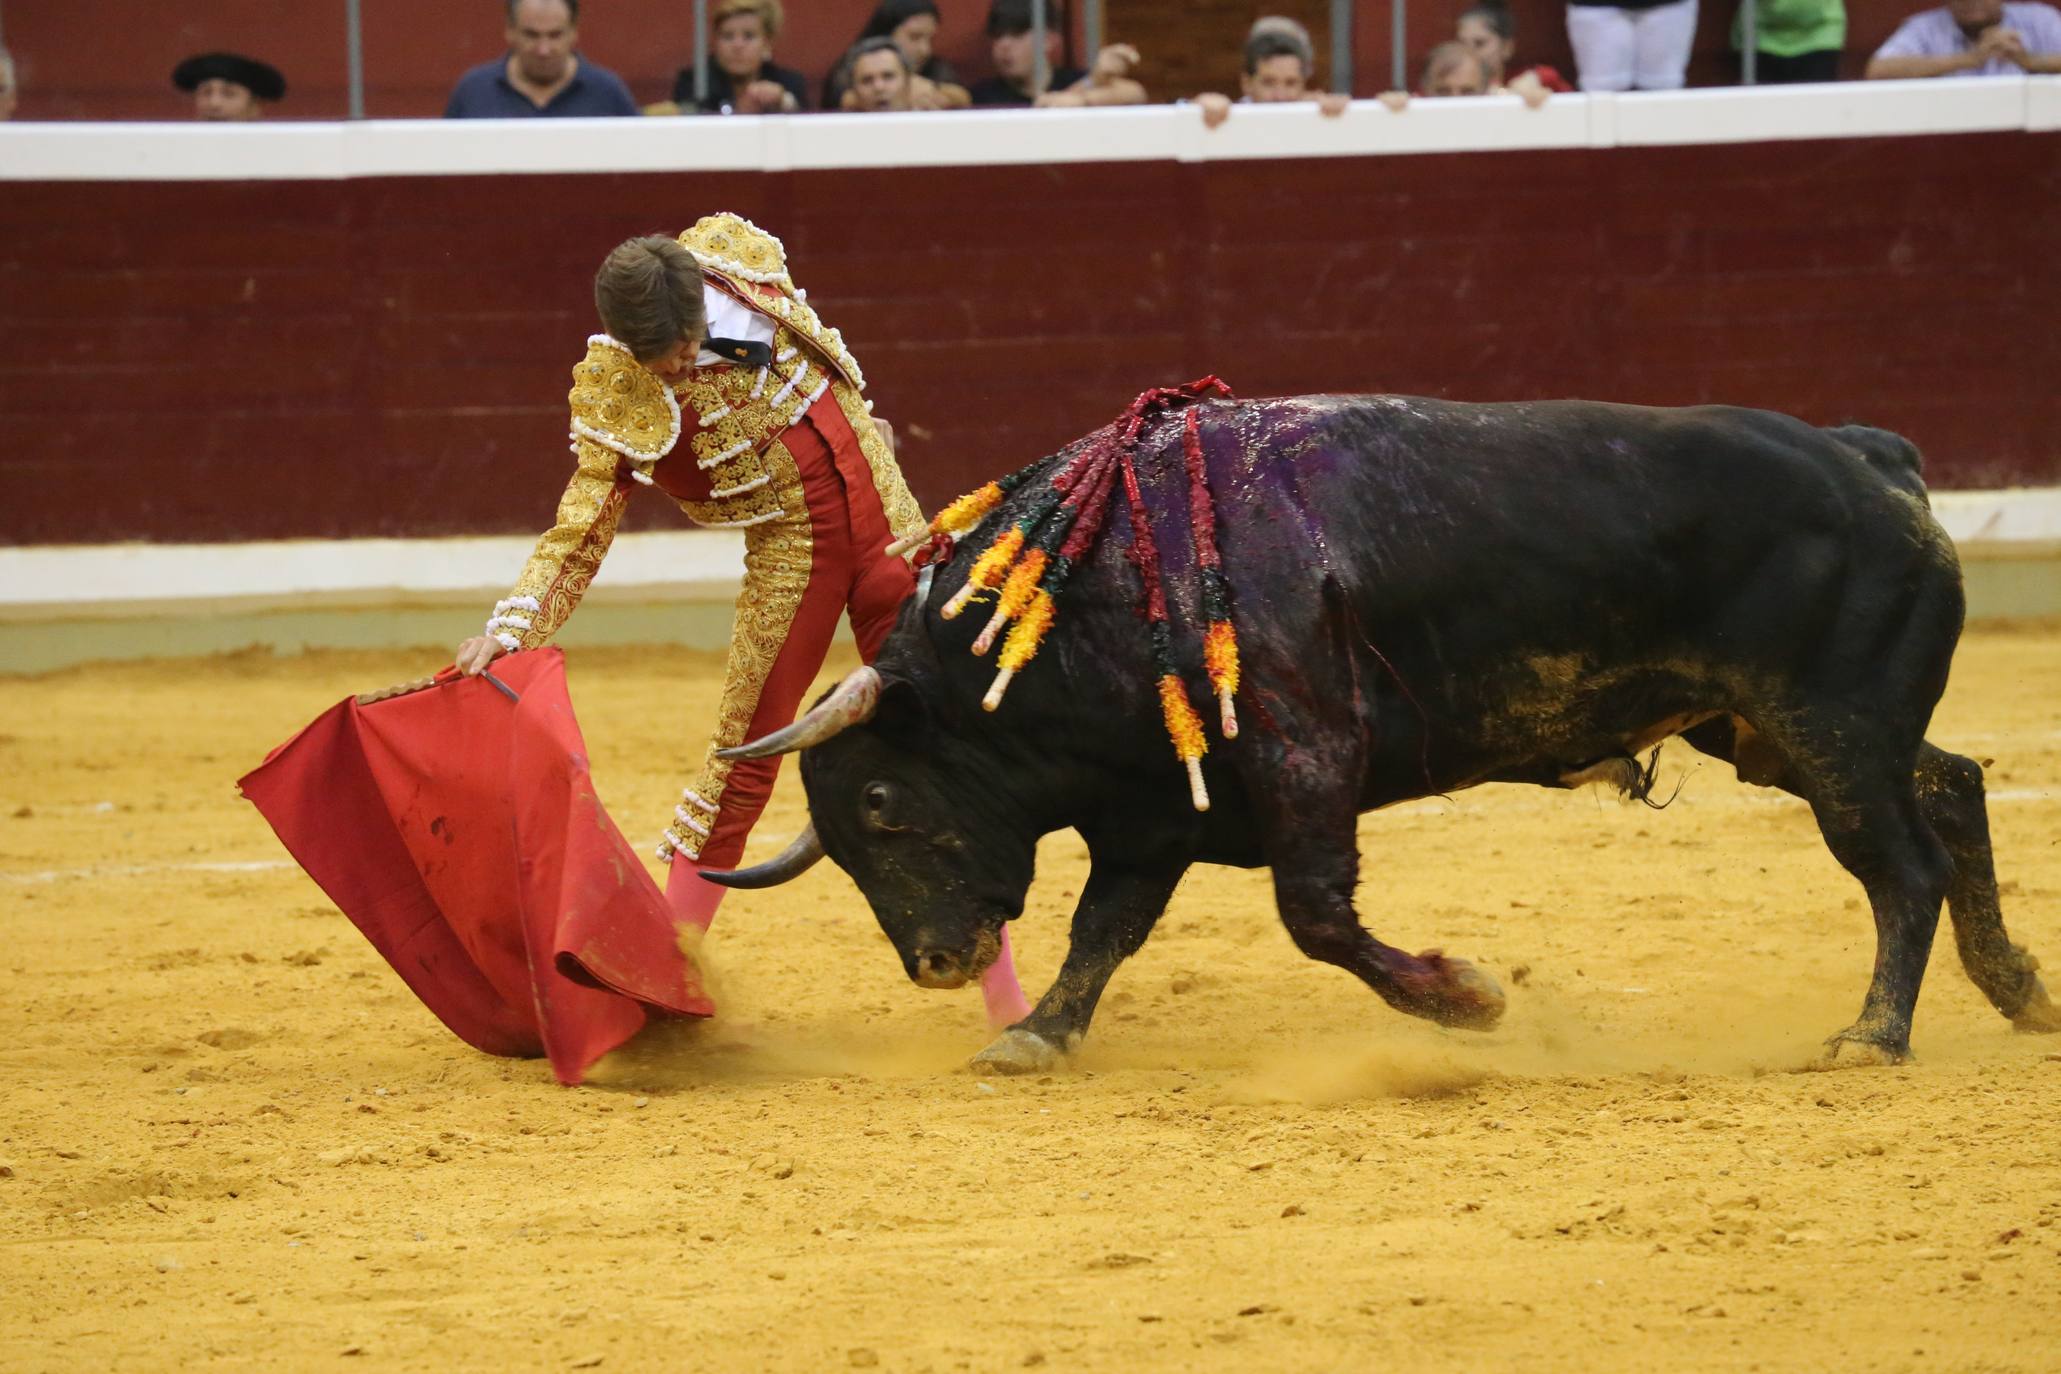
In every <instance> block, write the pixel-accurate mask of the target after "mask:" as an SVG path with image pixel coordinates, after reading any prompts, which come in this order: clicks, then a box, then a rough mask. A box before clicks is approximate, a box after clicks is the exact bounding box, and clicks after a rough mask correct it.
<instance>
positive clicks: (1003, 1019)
mask: <svg viewBox="0 0 2061 1374" xmlns="http://www.w3.org/2000/svg"><path fill="white" fill-rule="evenodd" d="M980 995H981V996H982V997H983V998H985V999H987V1004H988V1025H989V1026H990V1027H992V1028H993V1029H995V1030H1000V1029H1002V1027H1004V1026H1011V1025H1014V1024H1016V1023H1017V1022H1018V1021H1021V1020H1022V1019H1023V1018H1024V1017H1026V1016H1029V1015H1030V1010H1031V1009H1030V1003H1028V1002H1026V1001H1024V1000H1023V985H1022V984H1021V983H1019V982H1017V981H1016V956H1015V954H1013V953H1012V952H1011V951H1010V948H1009V927H1008V926H1006V925H1005V926H1003V927H1002V952H1001V953H1000V954H999V955H997V956H996V957H995V962H994V963H992V964H990V965H988V971H987V972H986V973H983V974H982V975H981V976H980Z"/></svg>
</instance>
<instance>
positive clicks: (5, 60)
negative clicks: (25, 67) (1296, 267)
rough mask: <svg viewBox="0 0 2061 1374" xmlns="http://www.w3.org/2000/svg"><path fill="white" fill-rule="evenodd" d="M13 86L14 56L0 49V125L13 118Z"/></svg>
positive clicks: (14, 90)
mask: <svg viewBox="0 0 2061 1374" xmlns="http://www.w3.org/2000/svg"><path fill="white" fill-rule="evenodd" d="M16 89H17V88H16V86H15V84H14V55H13V54H12V53H10V52H8V51H7V49H5V48H0V123H5V122H6V121H8V120H10V119H12V118H14V105H15V99H16V95H15V92H16Z"/></svg>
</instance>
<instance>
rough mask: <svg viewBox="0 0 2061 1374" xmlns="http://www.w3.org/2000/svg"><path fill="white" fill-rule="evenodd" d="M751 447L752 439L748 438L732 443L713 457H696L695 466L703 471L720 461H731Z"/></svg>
mask: <svg viewBox="0 0 2061 1374" xmlns="http://www.w3.org/2000/svg"><path fill="white" fill-rule="evenodd" d="M750 447H751V440H749V439H746V440H745V441H744V442H743V443H739V444H732V445H731V446H730V447H728V448H726V449H724V450H723V451H722V452H721V453H718V454H717V455H716V456H715V457H713V458H697V459H695V460H694V466H696V467H698V468H701V469H702V470H703V471H706V470H707V469H709V468H712V467H714V466H716V465H717V464H718V463H727V462H729V461H730V460H731V459H732V458H735V457H736V456H737V455H738V454H740V453H742V452H744V451H745V450H746V449H748V448H750Z"/></svg>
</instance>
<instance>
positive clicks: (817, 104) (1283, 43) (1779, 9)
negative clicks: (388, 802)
mask: <svg viewBox="0 0 2061 1374" xmlns="http://www.w3.org/2000/svg"><path fill="white" fill-rule="evenodd" d="M1276 3H1277V4H1278V5H1280V6H1281V7H1283V8H1299V9H1301V10H1303V11H1308V10H1309V9H1310V8H1311V6H1310V5H1308V4H1303V3H1300V0H1276ZM1517 3H1518V4H1523V5H1525V6H1526V13H1527V15H1528V17H1527V19H1526V27H1527V29H1528V32H1527V33H1526V34H1525V35H1524V41H1525V43H1526V45H1527V51H1533V50H1536V49H1538V48H1540V47H1543V46H1545V45H1547V44H1548V43H1551V44H1554V45H1556V46H1555V49H1554V51H1553V52H1552V53H1550V54H1549V55H1550V56H1553V57H1555V58H1558V56H1559V52H1560V51H1565V52H1566V53H1568V54H1569V55H1570V57H1571V60H1566V66H1567V72H1566V74H1565V75H1563V74H1562V71H1561V70H1560V68H1559V67H1558V66H1556V65H1555V64H1554V62H1540V61H1531V60H1520V59H1519V58H1518V55H1517V54H1518V42H1519V33H1518V23H1517V21H1518V11H1517V9H1516V8H1513V0H1473V3H1467V0H1438V2H1437V3H1425V0H1419V2H1418V3H1417V4H1415V5H1411V3H1410V0H1388V4H1389V5H1390V6H1391V7H1392V8H1393V18H1394V29H1395V31H1396V32H1397V33H1403V32H1405V31H1406V29H1407V25H1406V22H1405V21H1406V18H1407V17H1409V16H1406V13H1405V11H1406V9H1407V10H1408V11H1410V12H1411V14H1412V15H1414V19H1415V22H1416V24H1417V27H1418V32H1419V34H1420V35H1421V34H1422V33H1423V30H1424V27H1425V25H1426V24H1429V25H1430V26H1431V27H1432V30H1433V36H1432V41H1431V42H1430V43H1428V44H1427V45H1425V49H1426V50H1425V51H1424V52H1423V53H1422V55H1421V56H1420V57H1417V58H1414V59H1412V60H1410V61H1409V62H1408V64H1407V69H1408V71H1410V72H1413V73H1414V75H1412V76H1404V77H1403V78H1402V79H1397V80H1391V81H1389V82H1386V83H1378V84H1377V83H1371V82H1369V81H1366V80H1360V81H1357V82H1355V81H1352V80H1350V79H1348V81H1347V83H1346V84H1348V85H1357V86H1359V87H1360V89H1361V91H1362V93H1371V94H1378V96H1379V98H1380V99H1382V100H1383V101H1384V102H1385V103H1387V104H1389V106H1390V108H1392V109H1395V110H1398V111H1400V110H1402V109H1404V108H1405V107H1406V106H1407V104H1408V101H1409V98H1410V97H1411V96H1412V95H1416V96H1453V95H1481V94H1492V93H1496V92H1499V91H1510V92H1512V93H1515V94H1518V95H1521V96H1522V97H1524V99H1525V102H1526V103H1527V104H1529V105H1533V106H1537V105H1541V104H1543V103H1544V102H1545V101H1547V100H1548V99H1550V98H1551V96H1552V95H1553V94H1555V93H1562V92H1568V91H1572V90H1574V89H1576V88H1579V89H1581V90H1583V91H1621V90H1669V89H1677V88H1679V87H1681V86H1683V85H1684V84H1685V83H1687V82H1688V80H1689V68H1690V64H1691V57H1692V51H1693V48H1694V44H1695V42H1696V34H1697V26H1698V21H1699V3H1700V0H1569V3H1567V4H1565V5H1564V6H1561V7H1560V8H1561V10H1562V11H1563V15H1562V24H1563V26H1564V40H1565V43H1564V48H1560V47H1559V46H1558V44H1559V42H1560V38H1561V35H1559V34H1547V35H1545V36H1543V37H1542V36H1541V34H1540V29H1541V25H1540V24H1539V23H1538V19H1539V17H1540V13H1539V9H1538V7H1537V5H1536V4H1534V3H1533V0H1517ZM1854 3H1855V5H1857V6H1858V5H1861V4H1864V3H1865V4H1882V3H1895V4H1898V5H1899V7H1900V10H1899V12H1900V13H1901V6H1902V0H1854ZM89 8H90V6H75V7H68V9H69V11H70V12H71V13H72V14H73V15H74V16H75V17H76V19H77V21H78V27H66V26H64V24H63V21H62V20H54V19H52V18H50V17H49V16H48V15H45V14H40V13H39V14H38V15H36V16H33V17H32V18H31V21H30V22H29V23H27V24H26V25H23V24H17V25H16V27H17V28H18V29H25V30H26V32H27V35H28V36H27V38H26V39H17V48H18V51H16V52H15V53H14V54H13V55H12V56H10V55H9V54H8V52H7V51H6V50H5V49H0V119H4V118H8V117H11V116H12V115H13V114H14V113H15V112H16V111H17V110H18V108H19V107H20V103H21V96H22V94H23V93H24V88H26V92H27V94H28V97H29V104H28V108H27V110H26V111H25V112H24V113H25V114H26V115H27V117H31V118H35V117H42V116H43V114H44V112H42V111H39V110H38V108H37V104H36V100H35V73H36V71H37V70H38V68H39V66H42V65H49V66H54V67H60V68H62V67H64V66H65V65H66V63H67V62H75V60H76V57H77V53H76V51H75V49H76V48H77V47H78V46H79V45H80V44H81V33H82V31H83V28H84V26H85V23H86V22H87V21H88V20H89V19H90V15H88V14H87V13H86V11H87V10H88V9H89ZM474 8H476V10H477V11H478V13H477V14H476V16H474V18H473V21H472V30H471V32H473V33H474V37H475V39H476V48H477V52H478V55H479V57H481V58H483V59H484V60H479V61H477V62H475V63H474V64H473V65H471V66H470V67H469V69H464V70H462V71H453V72H452V73H451V74H450V76H449V77H448V78H447V79H448V80H449V81H450V82H451V84H450V87H449V94H448V98H447V99H446V100H445V102H444V107H443V112H444V113H445V114H446V115H447V116H449V117H453V118H466V117H489V118H510V117H532V116H546V117H549V116H597V115H608V116H613V115H621V116H633V115H638V114H643V115H646V116H657V117H677V116H680V115H686V114H708V115H722V114H772V113H801V112H806V111H810V110H818V109H820V110H833V111H835V110H844V111H905V110H946V109H960V108H966V107H968V106H974V107H1009V106H1022V107H1043V108H1051V107H1068V106H1073V107H1079V106H1093V105H1131V104H1142V103H1146V102H1148V101H1151V100H1164V99H1168V98H1173V99H1178V100H1182V101H1192V102H1193V103H1194V104H1195V105H1196V106H1197V107H1198V109H1199V113H1200V117H1201V119H1202V120H1203V122H1204V123H1205V124H1206V125H1207V126H1209V127H1211V128H1215V127H1217V126H1219V125H1221V124H1222V123H1223V121H1224V120H1225V119H1226V118H1228V117H1229V114H1230V111H1231V109H1232V107H1233V106H1234V105H1235V104H1240V103H1280V102H1307V103H1309V104H1311V105H1312V106H1313V107H1314V108H1315V109H1316V110H1317V111H1318V112H1319V113H1321V114H1324V115H1335V114H1336V113H1337V112H1338V110H1339V109H1340V108H1342V107H1343V104H1344V102H1345V101H1346V100H1347V99H1349V98H1350V97H1351V96H1352V95H1353V94H1354V92H1353V91H1351V90H1337V91H1326V90H1324V89H1322V87H1321V83H1319V81H1318V79H1317V78H1318V72H1319V62H1318V59H1319V55H1320V53H1319V47H1318V42H1317V39H1316V37H1314V36H1313V35H1312V33H1311V31H1310V29H1309V27H1308V26H1306V25H1305V24H1304V23H1303V22H1301V21H1300V20H1299V19H1298V18H1297V17H1295V16H1294V15H1291V14H1279V13H1262V12H1260V11H1263V10H1265V9H1266V8H1267V6H1266V5H1265V4H1264V3H1261V4H1255V6H1254V7H1253V8H1254V10H1255V17H1254V19H1253V22H1252V25H1251V27H1250V29H1249V31H1248V32H1247V34H1246V35H1245V39H1244V43H1243V51H1242V53H1241V54H1240V57H1241V61H1240V64H1239V65H1240V77H1239V86H1240V89H1239V92H1238V94H1237V95H1236V96H1235V97H1234V96H1232V95H1228V94H1225V93H1222V92H1219V91H1213V90H1192V89H1191V90H1181V89H1172V90H1169V89H1161V90H1157V91H1148V89H1147V86H1146V85H1145V84H1144V83H1143V81H1142V80H1141V79H1140V78H1141V75H1142V74H1143V71H1144V69H1145V68H1146V67H1147V66H1148V65H1149V59H1150V57H1151V56H1152V50H1153V46H1154V44H1156V43H1158V44H1165V45H1168V46H1174V45H1176V40H1177V39H1178V38H1179V37H1180V35H1179V33H1178V32H1177V31H1170V30H1169V28H1168V25H1167V23H1166V22H1165V21H1164V19H1162V21H1161V22H1159V23H1157V24H1155V23H1154V22H1153V20H1152V17H1151V15H1150V14H1149V13H1147V14H1145V15H1144V16H1143V17H1142V18H1140V17H1135V16H1136V15H1137V13H1138V12H1137V11H1135V10H1134V11H1133V16H1134V17H1132V18H1130V19H1129V20H1128V22H1129V23H1131V24H1132V25H1133V26H1134V27H1135V29H1136V32H1131V33H1122V34H1119V35H1117V37H1118V38H1119V40H1121V41H1114V42H1110V43H1107V44H1103V43H1101V42H1100V37H1101V32H1100V31H1101V29H1102V27H1103V26H1102V23H1101V7H1100V6H1099V5H1093V4H1092V3H1091V5H1090V6H1089V8H1090V11H1091V14H1092V18H1091V20H1090V22H1089V23H1088V24H1087V25H1086V26H1085V28H1083V27H1082V26H1080V25H1078V24H1077V23H1076V18H1075V16H1072V15H1070V14H1069V13H1068V11H1067V7H1066V5H1065V3H1064V0H879V2H878V3H877V4H875V5H873V7H872V8H871V10H870V12H868V13H866V15H865V18H864V21H863V23H861V24H860V25H858V26H857V29H856V32H855V33H854V34H853V37H852V40H851V41H850V42H849V44H844V43H843V40H842V38H841V35H838V34H837V33H836V26H837V24H838V22H839V21H838V19H837V18H836V17H835V16H833V15H832V13H831V10H832V9H833V8H835V9H837V10H838V11H839V12H840V13H849V12H850V9H851V7H850V5H849V4H848V3H844V2H843V0H840V4H839V5H837V6H834V7H833V6H827V5H811V6H809V7H808V9H807V11H806V13H807V15H808V21H807V22H808V23H809V25H810V26H812V28H813V29H814V30H815V31H814V32H812V33H810V34H808V35H807V42H806V44H805V45H804V46H806V47H807V49H808V50H809V51H811V52H817V53H822V52H824V51H825V50H826V41H827V42H828V43H829V44H830V45H831V46H830V49H829V50H830V51H832V52H834V53H835V56H834V58H833V59H832V60H831V61H830V62H829V63H828V69H827V70H826V71H821V72H817V71H805V70H802V69H800V68H798V67H790V66H783V65H781V63H780V62H779V61H777V60H776V54H777V52H778V51H779V50H780V49H781V47H782V46H783V44H788V43H793V42H796V41H798V39H797V35H796V34H795V33H794V31H793V25H794V23H795V21H796V16H795V15H790V14H788V13H787V11H786V9H785V7H784V6H783V5H782V3H781V0H702V3H700V4H697V5H694V6H692V7H691V8H690V7H688V6H685V5H682V6H679V7H677V9H678V10H679V11H684V12H686V13H688V14H693V13H704V14H706V16H707V25H706V28H705V30H694V26H693V24H692V21H691V20H690V21H689V23H688V27H689V28H690V30H694V31H693V32H691V33H690V35H688V37H690V38H691V39H692V47H693V50H694V54H695V55H700V54H704V53H705V58H702V60H700V61H698V62H697V61H695V60H694V59H693V57H690V60H689V61H688V63H687V65H685V66H682V67H681V68H680V69H679V70H678V71H677V73H676V74H675V76H674V78H673V81H672V84H671V89H670V91H669V92H668V93H667V96H666V98H664V99H659V100H651V101H647V102H643V103H640V101H639V99H638V96H637V95H636V94H635V92H634V90H633V83H632V82H631V81H629V80H626V79H625V78H624V77H623V76H622V75H619V74H618V73H617V72H616V71H614V70H611V69H610V68H609V67H608V66H606V65H604V64H603V63H602V62H600V61H599V60H597V59H595V58H593V57H590V56H589V55H588V52H587V48H586V47H585V46H584V45H583V43H582V39H583V36H586V35H585V34H583V30H582V12H581V5H580V3H579V0H476V4H475V6H474ZM1162 8H1164V7H1162ZM1368 8H1371V6H1369V5H1365V4H1362V5H1357V6H1353V7H1351V9H1352V10H1353V11H1354V12H1357V11H1358V10H1363V9H1368ZM1331 11H1332V18H1333V25H1332V29H1331V31H1329V32H1327V33H1325V34H1324V35H1323V37H1324V39H1325V41H1326V42H1328V44H1329V46H1330V47H1331V49H1332V51H1333V56H1334V62H1333V73H1334V84H1336V77H1337V74H1338V73H1340V72H1341V71H1344V72H1350V70H1351V63H1350V60H1347V61H1346V62H1344V63H1342V64H1341V63H1340V62H1338V61H1337V60H1336V59H1337V58H1338V56H1339V55H1340V51H1341V48H1342V47H1345V48H1350V46H1351V45H1352V44H1353V43H1354V41H1355V39H1354V35H1353V34H1352V33H1351V32H1350V30H1351V28H1352V25H1351V24H1350V23H1343V22H1341V20H1340V17H1339V16H1340V15H1341V14H1342V13H1344V11H1341V10H1340V9H1339V8H1338V7H1336V6H1333V7H1331ZM801 12H802V11H800V10H797V14H799V13H801ZM352 13H353V15H354V16H355V14H356V11H355V9H353V11H352ZM1172 13H1174V14H1175V15H1176V16H1178V14H1179V11H1178V7H1177V8H1176V9H1175V10H1174V11H1172ZM1548 13H1550V11H1548ZM1702 17H1704V18H1708V16H1707V15H1706V16H1702ZM587 18H588V19H589V20H590V21H591V22H592V23H593V25H594V26H595V27H597V28H599V27H601V26H604V25H609V24H613V23H615V22H617V21H619V20H621V19H622V18H623V16H622V15H621V14H620V13H617V12H612V11H609V12H601V13H599V14H589V15H588V16H587ZM1733 18H1734V22H1733V25H1732V31H1731V35H1730V48H1731V50H1732V51H1733V52H1734V53H1737V54H1738V56H1739V59H1740V60H1739V64H1738V70H1737V74H1738V75H1739V76H1740V77H1743V78H1744V79H1745V80H1746V81H1748V82H1767V83H1782V82H1822V81H1830V80H1835V79H1837V78H1838V76H1839V74H1840V71H1841V65H1842V57H1843V56H1844V55H1846V54H1847V52H1848V40H1849V24H1848V0H1739V4H1738V7H1737V10H1736V13H1735V15H1734V16H1733ZM497 21H498V23H497ZM296 22H297V23H304V22H305V21H304V20H299V21H296ZM1174 22H1175V23H1176V24H1178V23H1179V20H1178V18H1176V20H1175V21H1174ZM1361 22H1364V16H1363V17H1362V21H1361ZM673 23H674V24H675V25H677V24H678V20H677V19H675V20H674V21H673ZM53 25H55V27H53ZM496 27H499V29H500V33H499V35H498V38H499V41H500V43H501V50H500V51H499V52H498V53H496V52H494V51H493V44H494V42H495V38H496V35H495V33H494V29H495V28H496ZM219 36H223V37H230V35H219ZM348 36H349V39H350V47H351V52H352V68H353V71H354V72H355V71H356V70H357V68H358V65H359V64H358V61H357V54H358V53H359V50H360V47H361V38H362V35H361V33H360V32H359V31H358V29H357V28H356V27H353V28H352V29H351V30H350V31H349V35H348ZM596 36H597V37H598V36H599V35H596ZM610 36H611V37H613V38H616V39H618V40H619V39H620V38H621V37H622V35H620V34H617V35H610ZM640 36H648V28H646V29H644V30H641V31H640ZM678 36H679V35H677V31H675V37H676V39H677V37H678ZM136 37H137V35H135V34H133V33H131V34H130V35H128V38H129V39H130V41H131V42H133V41H135V39H136ZM233 38H234V42H235V48H234V49H233V50H230V49H224V50H218V51H210V52H202V53H192V54H186V55H184V56H183V58H182V59H181V60H179V61H178V63H177V65H176V67H174V68H173V69H172V71H171V73H170V80H169V82H168V83H167V87H168V89H176V90H177V91H179V92H182V93H184V94H186V95H187V96H188V97H190V99H191V105H190V107H189V108H190V112H191V114H192V116H193V117H195V118H199V119H204V120H251V119H257V118H261V117H264V116H265V115H267V114H268V112H269V113H277V114H290V113H294V111H293V110H292V107H291V106H290V104H289V103H288V97H289V89H290V87H297V84H298V83H297V82H292V81H290V80H289V78H290V77H291V76H292V73H291V72H290V71H287V70H285V69H283V66H282V65H275V63H277V62H280V61H281V59H280V55H279V54H276V53H269V52H266V51H265V50H264V49H265V45H266V44H267V42H268V40H275V41H276V40H279V35H277V34H276V33H275V32H273V26H266V27H265V28H264V29H263V30H262V31H250V32H245V33H240V34H237V35H234V36H233ZM948 40H949V41H950V42H951V43H952V44H953V46H954V47H955V48H956V50H958V51H960V52H962V53H963V52H967V51H968V50H969V48H972V49H973V50H974V51H975V52H976V54H977V61H979V62H981V63H984V64H985V65H986V67H987V68H988V74H987V75H985V76H979V77H975V76H973V75H971V74H969V75H968V76H966V77H962V76H961V74H960V71H959V68H958V66H957V65H955V63H954V62H953V61H952V60H949V59H948V58H946V57H945V56H944V55H943V52H942V48H943V45H944V44H945V43H946V42H947V41H948ZM597 46H602V45H600V44H597ZM1863 52H1864V54H1865V67H1864V68H1863V69H1862V74H1863V75H1865V76H1867V77H1871V78H1927V77H1946V78H1966V77H1983V76H2002V75H2013V74H2020V73H2049V72H2061V10H2057V9H2055V8H2054V7H2053V6H2052V5H2049V4H2046V3H2044V2H2043V0H1947V3H1945V4H1943V5H1940V6H1938V7H1933V8H1922V9H1917V10H1915V11H1913V12H1909V13H1907V14H1902V18H1901V22H1899V23H1897V24H1896V26H1895V28H1894V30H1893V32H1890V33H1889V35H1888V36H1887V38H1886V39H1885V40H1883V41H1881V42H1880V43H1879V44H1875V43H1871V44H1870V45H1869V46H1868V47H1867V48H1866V49H1864V50H1863ZM1403 54H1404V49H1403V48H1402V47H1400V46H1399V47H1397V48H1396V50H1395V59H1396V60H1395V62H1394V67H1393V70H1394V71H1395V72H1396V73H1398V74H1400V73H1404V72H1405V70H1406V64H1405V61H1404V58H1403ZM1856 55H1860V54H1856ZM114 60H115V61H116V62H119V57H118V56H117V57H116V58H115V59H114ZM1562 60H1565V59H1562ZM1077 63H1078V65H1077ZM1220 65H1228V64H1227V63H1226V64H1220ZM140 75H141V74H140V73H138V72H136V71H133V70H123V71H116V72H112V73H108V74H106V75H105V76H104V77H103V78H102V79H103V80H105V81H108V82H109V84H110V85H111V86H113V87H133V86H134V85H135V84H136V82H137V80H138V79H139V77H140ZM1370 86H1375V87H1377V88H1376V89H1371V90H1370ZM1378 86H1385V87H1386V89H1379V88H1378ZM359 95H360V93H359V92H356V91H354V98H353V102H352V107H353V110H354V111H355V110H357V109H358V108H359V107H360V105H361V104H362V100H361V99H360V98H359ZM73 96H74V98H73V101H72V104H73V108H72V109H70V110H68V111H66V112H65V113H68V114H72V115H77V116H83V117H87V118H94V117H102V118H105V117H120V116H119V115H111V114H110V112H108V111H104V110H95V109H94V108H92V105H93V102H92V101H91V100H89V99H84V98H80V96H79V93H78V92H77V91H76V89H75V90H74V93H73ZM169 108H170V107H168V113H169ZM315 113H322V112H320V111H316V112H315ZM375 113H408V112H403V111H376V112H375Z"/></svg>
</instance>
